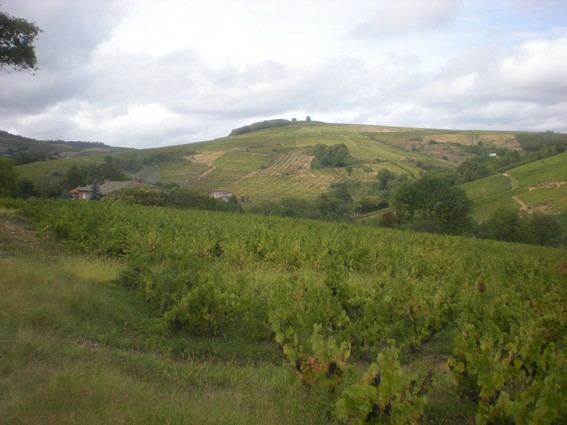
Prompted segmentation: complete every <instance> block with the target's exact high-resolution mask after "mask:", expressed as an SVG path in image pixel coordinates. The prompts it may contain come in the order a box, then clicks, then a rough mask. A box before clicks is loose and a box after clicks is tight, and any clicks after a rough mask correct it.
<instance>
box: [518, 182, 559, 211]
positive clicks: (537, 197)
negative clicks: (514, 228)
mask: <svg viewBox="0 0 567 425" xmlns="http://www.w3.org/2000/svg"><path fill="white" fill-rule="evenodd" d="M519 197H520V199H521V200H522V201H524V202H525V203H526V204H527V205H528V206H529V207H530V208H534V207H535V208H538V207H539V208H542V209H543V210H544V211H546V212H551V213H564V212H565V211H567V186H565V187H556V188H542V189H536V190H530V191H528V192H523V193H522V194H521V195H519Z"/></svg>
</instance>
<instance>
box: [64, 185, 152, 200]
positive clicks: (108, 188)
mask: <svg viewBox="0 0 567 425" xmlns="http://www.w3.org/2000/svg"><path fill="white" fill-rule="evenodd" d="M98 188H99V192H100V194H101V195H102V196H103V197H104V196H106V195H108V194H109V193H112V192H116V191H117V190H120V189H140V188H155V186H152V185H149V184H147V183H143V182H140V181H136V180H131V181H111V180H106V181H105V182H104V183H103V184H101V185H99V187H98ZM92 190H93V185H92V184H90V185H87V186H78V187H76V188H74V189H71V190H70V191H69V194H70V195H71V198H72V199H79V200H81V201H88V200H90V199H91V193H92Z"/></svg>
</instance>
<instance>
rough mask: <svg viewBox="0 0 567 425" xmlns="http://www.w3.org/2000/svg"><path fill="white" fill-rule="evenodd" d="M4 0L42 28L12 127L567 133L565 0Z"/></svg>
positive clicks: (166, 134)
mask: <svg viewBox="0 0 567 425" xmlns="http://www.w3.org/2000/svg"><path fill="white" fill-rule="evenodd" d="M503 1H504V3H497V4H496V3H494V2H489V1H488V0H482V1H477V0H474V1H473V0H459V1H449V0H432V1H427V2H426V1H421V0H419V1H418V0H404V1H400V2H391V1H386V0H380V1H371V0H354V1H353V2H343V1H339V0H330V1H323V0H314V1H310V2H304V1H299V0H290V1H288V2H285V3H284V2H279V1H276V0H266V1H262V2H256V1H252V0H239V1H223V0H209V1H207V2H193V1H191V2H186V1H180V0H164V1H163V2H161V1H160V2H155V1H150V0H136V1H134V0H120V1H102V2H101V1H100V0H97V1H94V0H93V1H88V0H85V1H81V2H76V1H72V0H50V1H49V2H42V1H41V0H26V1H25V2H22V1H20V0H4V1H3V3H4V5H3V7H2V9H3V10H7V11H9V12H10V13H12V14H14V15H17V16H21V17H25V18H28V19H30V20H33V21H36V22H37V24H38V25H39V26H40V27H42V28H43V29H44V32H42V33H41V34H40V39H39V42H38V44H37V52H38V56H39V57H40V70H39V71H38V72H37V73H36V75H35V76H32V75H31V73H25V72H24V73H11V74H7V73H3V74H0V129H3V130H7V131H12V132H15V133H18V134H22V135H26V136H30V137H36V138H42V139H59V138H63V139H69V140H97V141H103V142H105V143H109V144H112V145H122V146H135V147H148V146H157V145H167V144H176V143H187V142H191V141H199V140H206V139H210V138H214V137H220V136H222V135H226V134H228V132H229V131H230V130H231V129H232V128H235V127H239V126H242V125H244V124H247V123H249V122H251V121H254V120H262V119H267V118H275V117H284V118H291V117H297V118H303V117H305V115H310V116H311V117H312V118H313V119H319V120H327V121H335V122H358V123H367V124H385V125H403V126H422V127H427V126H430V127H436V128H439V127H447V128H451V127H453V128H477V129H482V128H498V129H522V130H529V129H534V130H555V131H567V122H566V120H565V117H566V116H567V109H566V103H565V102H566V101H565V99H566V97H567V80H566V79H565V78H564V75H567V36H566V34H567V25H565V23H563V24H562V23H561V20H560V19H558V18H557V16H560V15H561V12H564V11H565V12H567V6H563V5H562V4H559V3H554V2H553V1H546V2H543V3H542V5H543V6H540V7H539V8H534V7H533V5H531V4H530V3H529V2H522V1H516V0H503Z"/></svg>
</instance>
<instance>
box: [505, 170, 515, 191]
mask: <svg viewBox="0 0 567 425" xmlns="http://www.w3.org/2000/svg"><path fill="white" fill-rule="evenodd" d="M502 175H503V176H504V177H508V178H509V179H510V185H511V186H512V189H516V188H517V187H518V186H519V185H518V179H515V178H514V177H512V176H511V175H510V173H508V172H505V173H502Z"/></svg>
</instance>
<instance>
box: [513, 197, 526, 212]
mask: <svg viewBox="0 0 567 425" xmlns="http://www.w3.org/2000/svg"><path fill="white" fill-rule="evenodd" d="M512 199H513V200H514V201H516V202H517V203H518V205H520V209H521V210H522V211H528V210H529V209H530V207H528V205H527V204H526V203H525V202H524V201H522V200H521V199H520V197H519V196H512Z"/></svg>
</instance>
